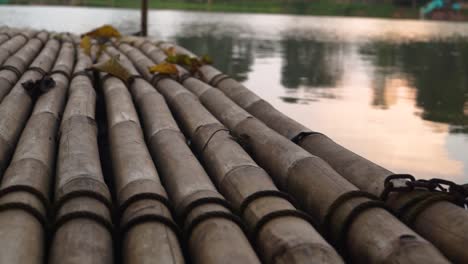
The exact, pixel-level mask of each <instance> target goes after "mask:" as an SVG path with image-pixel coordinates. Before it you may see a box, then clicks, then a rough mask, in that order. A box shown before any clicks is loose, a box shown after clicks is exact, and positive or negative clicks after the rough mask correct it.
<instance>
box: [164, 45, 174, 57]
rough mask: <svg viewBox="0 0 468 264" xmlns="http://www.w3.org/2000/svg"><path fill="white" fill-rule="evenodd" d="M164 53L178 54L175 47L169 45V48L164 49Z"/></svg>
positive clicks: (168, 54)
mask: <svg viewBox="0 0 468 264" xmlns="http://www.w3.org/2000/svg"><path fill="white" fill-rule="evenodd" d="M164 53H165V54H166V55H167V56H176V50H175V47H169V48H167V49H164Z"/></svg>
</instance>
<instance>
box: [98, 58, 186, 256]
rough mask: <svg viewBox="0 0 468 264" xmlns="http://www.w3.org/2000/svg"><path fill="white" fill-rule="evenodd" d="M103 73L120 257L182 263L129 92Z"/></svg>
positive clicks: (172, 227)
mask: <svg viewBox="0 0 468 264" xmlns="http://www.w3.org/2000/svg"><path fill="white" fill-rule="evenodd" d="M104 59H105V56H102V58H101V60H104ZM101 77H102V81H101V87H102V90H103V94H104V97H105V103H106V113H107V121H108V126H107V127H108V131H109V132H108V133H109V134H108V137H109V141H110V152H111V159H112V169H113V173H114V183H115V193H116V195H117V199H118V201H119V208H120V209H119V211H120V216H121V218H120V227H121V235H122V237H123V240H122V242H121V243H122V254H123V258H122V259H123V263H136V264H138V263H152V262H155V261H157V262H158V263H184V258H183V255H182V250H181V247H180V244H179V242H178V239H177V226H176V224H175V223H174V222H173V220H172V216H171V212H170V210H169V208H168V205H169V202H168V199H167V194H166V191H165V189H164V187H163V186H162V184H161V182H160V180H159V176H158V173H157V171H156V168H155V166H154V164H153V161H152V159H151V156H150V154H149V152H148V149H147V147H146V145H145V141H144V138H143V132H142V131H141V127H140V122H139V120H138V116H137V113H136V110H135V108H134V106H133V103H132V100H131V97H130V95H129V92H128V90H127V88H126V86H125V84H124V83H123V82H122V81H120V80H119V79H117V78H115V77H111V76H104V75H103V74H101Z"/></svg>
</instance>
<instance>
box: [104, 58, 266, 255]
mask: <svg viewBox="0 0 468 264" xmlns="http://www.w3.org/2000/svg"><path fill="white" fill-rule="evenodd" d="M110 51H111V52H112V50H110ZM115 52H116V51H115V50H114V55H115V54H116V53H115ZM129 65H130V64H128V63H127V67H128V66H129ZM130 71H131V72H132V74H134V75H137V72H136V70H135V69H134V68H133V69H130ZM131 91H132V94H133V95H134V98H135V102H136V103H137V104H138V105H139V106H140V109H139V110H140V113H141V114H142V120H143V122H144V127H145V132H146V135H147V142H148V145H149V149H150V151H151V153H152V155H153V157H154V159H155V162H156V164H157V165H158V170H159V173H160V175H161V179H162V181H163V183H164V185H165V186H166V188H167V190H168V193H169V197H170V198H171V201H172V203H173V204H174V208H175V213H176V215H177V218H178V220H179V223H181V226H183V227H184V230H185V236H186V237H187V239H188V241H187V242H188V247H189V252H190V256H191V260H192V262H194V263H208V264H209V263H234V262H242V263H259V261H258V259H257V257H256V254H255V252H254V250H253V248H251V247H250V245H249V241H248V240H247V238H246V237H245V236H244V234H243V232H242V229H241V228H240V227H239V226H238V225H237V223H236V222H234V221H232V219H233V217H234V216H233V215H232V213H230V211H229V207H226V204H227V203H226V201H225V200H224V198H223V197H222V196H221V195H220V194H219V193H218V192H217V191H216V188H215V187H214V185H213V184H212V183H211V181H210V179H209V177H208V176H207V175H206V173H205V171H204V170H203V168H202V167H201V165H200V164H199V163H198V161H197V160H196V158H195V156H193V154H192V153H191V151H190V149H189V148H188V147H187V145H186V142H185V138H184V137H183V135H182V134H181V133H180V131H178V129H177V125H176V124H175V122H174V120H173V119H172V117H171V115H170V112H169V111H168V109H167V106H165V103H164V100H163V98H162V97H161V95H158V93H157V92H156V91H155V90H154V88H153V87H152V86H151V85H150V84H149V83H147V82H146V81H144V80H142V79H140V78H138V79H135V80H134V81H133V82H132V85H131ZM142 96H143V97H142ZM128 100H131V99H130V98H128ZM213 241H217V242H216V243H213Z"/></svg>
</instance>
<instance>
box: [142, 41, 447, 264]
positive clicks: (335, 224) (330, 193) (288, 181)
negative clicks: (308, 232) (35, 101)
mask: <svg viewBox="0 0 468 264" xmlns="http://www.w3.org/2000/svg"><path fill="white" fill-rule="evenodd" d="M139 46H140V47H141V48H142V49H143V50H146V52H147V53H148V55H151V54H153V57H154V58H155V59H158V58H159V60H160V61H162V60H164V53H163V52H162V51H158V50H157V49H153V52H151V48H147V49H145V48H143V46H146V47H154V46H152V45H150V44H148V42H143V43H141V44H140V45H139ZM184 86H185V87H187V88H188V89H189V90H191V91H192V92H194V93H195V94H196V95H197V96H198V97H199V98H200V100H201V102H202V103H203V104H204V105H205V106H206V107H207V108H208V109H209V110H210V111H211V112H212V113H213V114H214V115H215V116H216V117H217V118H219V119H220V121H221V122H223V123H225V124H226V125H227V126H228V128H230V129H231V131H233V132H234V133H235V134H236V135H237V136H239V137H240V138H241V139H242V140H243V141H244V142H245V144H246V145H247V148H248V149H249V151H250V153H251V154H252V155H253V157H254V159H255V160H256V161H257V162H258V163H259V164H260V165H261V166H263V168H264V169H266V170H267V171H268V172H270V175H271V176H272V177H273V178H274V179H275V181H276V182H277V183H278V185H279V186H280V187H281V188H282V189H283V190H286V191H288V192H289V193H291V194H292V195H294V196H295V197H296V198H297V200H298V201H299V202H300V203H301V204H302V206H303V207H304V208H305V209H306V211H307V212H309V213H310V214H311V215H312V216H313V217H315V218H316V219H317V220H318V221H320V222H321V223H323V224H324V225H328V226H331V227H330V228H327V229H330V230H326V231H328V232H327V233H328V234H329V235H328V238H329V239H331V241H334V242H335V244H336V245H337V246H338V247H345V246H346V248H347V251H348V253H349V254H350V256H351V257H352V259H354V260H355V261H357V262H382V261H388V262H390V263H393V262H395V263H396V262H404V263H416V262H421V261H424V262H433V263H439V262H446V260H445V258H444V257H443V256H442V255H441V254H440V253H439V252H438V250H436V249H435V248H434V247H433V246H432V245H431V244H430V243H428V242H427V241H425V240H424V239H422V238H420V237H419V236H418V235H417V234H415V233H414V232H412V231H411V230H410V229H408V228H407V227H406V226H405V225H404V224H402V223H400V222H399V221H398V220H397V219H396V218H395V217H394V216H393V215H391V214H390V213H389V212H388V211H386V210H383V209H382V208H379V206H377V205H373V206H369V205H371V204H372V202H371V201H370V200H369V198H368V197H366V196H364V195H357V196H354V197H350V199H347V200H344V201H343V202H342V203H341V204H338V205H337V206H334V205H333V204H334V203H335V201H336V200H337V199H338V198H339V197H343V195H344V194H345V193H355V191H356V189H357V188H356V187H355V186H353V185H352V184H351V183H349V182H348V181H346V180H345V179H344V178H343V177H341V176H340V175H339V174H338V173H336V172H335V171H334V170H333V169H332V168H331V167H330V166H329V165H328V164H327V163H325V162H324V161H323V160H321V159H320V158H318V157H316V156H313V155H311V154H309V153H307V152H306V151H304V150H303V149H302V148H300V147H299V146H297V145H295V144H294V143H292V142H291V141H289V140H288V139H286V138H284V137H282V136H281V135H279V134H277V133H276V132H274V131H273V130H271V129H270V128H268V127H267V126H265V125H264V124H263V123H262V122H260V121H258V120H257V119H256V118H253V117H252V116H250V114H248V113H247V112H246V111H245V110H243V109H242V108H240V107H239V106H238V105H236V104H235V103H234V102H233V101H231V100H230V99H229V98H227V97H226V96H225V95H224V94H223V93H222V92H220V91H219V90H217V89H214V88H212V87H210V86H209V85H207V84H205V83H203V82H201V81H199V80H197V79H195V78H190V77H189V78H186V79H185V80H184ZM346 196H347V195H346ZM367 206H369V208H367V210H365V211H363V212H362V213H361V214H359V217H356V218H355V219H354V221H353V222H352V224H351V226H350V227H349V230H347V235H346V233H345V235H343V234H342V233H343V231H342V228H344V227H343V226H345V225H346V224H347V223H346V222H347V221H348V220H347V218H348V217H349V214H351V212H352V211H351V210H352V209H353V208H356V207H367ZM331 207H332V208H333V209H334V211H332V212H331V213H330V211H329V210H331V209H330V208H331ZM382 219H386V220H385V222H384V223H382ZM369 233H372V237H369V236H367V235H364V234H369ZM364 249H365V250H364Z"/></svg>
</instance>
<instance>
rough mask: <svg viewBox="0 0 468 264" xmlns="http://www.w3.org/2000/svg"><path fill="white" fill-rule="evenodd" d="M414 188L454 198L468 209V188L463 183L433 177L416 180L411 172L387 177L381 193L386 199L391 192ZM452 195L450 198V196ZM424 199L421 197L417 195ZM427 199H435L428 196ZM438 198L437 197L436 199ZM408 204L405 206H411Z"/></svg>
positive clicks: (382, 197) (455, 201)
mask: <svg viewBox="0 0 468 264" xmlns="http://www.w3.org/2000/svg"><path fill="white" fill-rule="evenodd" d="M414 190H426V191H429V192H430V193H431V194H432V195H438V196H440V195H442V196H445V197H447V199H448V200H452V201H453V202H454V203H455V204H457V205H459V206H461V207H464V208H465V210H468V189H466V188H464V187H463V186H462V185H458V184H456V183H454V182H452V181H448V180H444V179H438V178H433V179H430V180H423V179H420V180H416V178H415V177H414V176H412V175H409V174H392V175H390V176H388V177H387V178H386V179H385V182H384V190H383V191H382V194H381V195H380V198H381V199H382V200H383V201H386V200H387V198H388V196H389V194H390V193H393V192H411V191H414ZM449 196H450V198H448V197H449ZM417 199H418V200H419V201H422V200H424V199H422V198H421V197H417ZM426 199H434V198H430V197H429V196H427V198H426ZM435 200H437V199H435ZM439 200H440V199H439ZM415 203H417V201H411V200H410V201H409V202H408V204H415ZM408 204H406V205H405V206H404V207H409V205H408Z"/></svg>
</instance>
